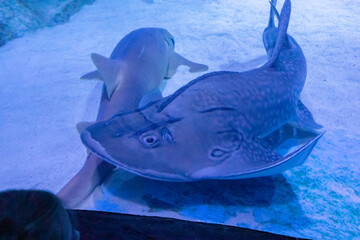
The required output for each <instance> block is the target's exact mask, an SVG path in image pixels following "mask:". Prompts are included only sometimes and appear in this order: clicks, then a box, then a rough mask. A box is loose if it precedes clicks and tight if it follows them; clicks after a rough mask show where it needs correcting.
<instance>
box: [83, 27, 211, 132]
mask: <svg viewBox="0 0 360 240" xmlns="http://www.w3.org/2000/svg"><path fill="white" fill-rule="evenodd" d="M174 47H175V40H174V38H173V36H172V35H171V34H170V33H169V32H168V31H167V30H166V29H162V28H140V29H137V30H134V31H132V32H130V33H129V34H127V35H126V36H125V37H124V38H123V39H121V40H120V42H119V43H118V44H117V45H116V47H115V48H114V50H113V51H112V53H111V55H110V58H106V57H103V56H101V55H98V54H94V53H93V54H91V58H92V60H93V62H94V64H95V66H96V67H97V68H98V70H96V71H93V72H90V73H88V74H85V75H84V76H82V77H81V78H82V79H100V80H103V81H104V87H103V90H102V96H101V101H100V107H99V112H98V116H97V119H96V121H102V120H106V119H108V118H110V117H112V116H113V115H115V114H117V113H119V112H123V111H129V110H133V109H136V108H138V106H139V104H140V103H141V100H142V98H143V97H144V96H147V94H149V93H150V94H151V97H152V99H154V97H155V95H157V96H156V97H157V98H161V91H160V89H159V87H160V85H161V83H162V81H163V80H167V79H169V78H171V77H172V76H173V75H174V74H175V71H176V69H177V67H178V66H179V65H186V66H188V67H190V69H189V70H190V71H191V72H196V71H204V70H207V69H208V68H207V66H206V65H203V64H198V63H194V62H191V61H190V60H187V59H185V58H184V57H182V56H180V55H179V54H178V53H176V52H175V51H174ZM91 124H92V123H81V124H78V128H79V130H80V131H82V130H83V129H84V128H85V127H87V126H88V125H91Z"/></svg>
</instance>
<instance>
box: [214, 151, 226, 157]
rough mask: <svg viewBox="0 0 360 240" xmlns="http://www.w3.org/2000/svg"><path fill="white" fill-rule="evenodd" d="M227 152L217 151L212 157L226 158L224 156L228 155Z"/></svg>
mask: <svg viewBox="0 0 360 240" xmlns="http://www.w3.org/2000/svg"><path fill="white" fill-rule="evenodd" d="M226 153H227V152H225V151H223V150H221V149H215V150H213V151H212V152H211V156H212V157H214V158H219V157H222V156H224V154H226Z"/></svg>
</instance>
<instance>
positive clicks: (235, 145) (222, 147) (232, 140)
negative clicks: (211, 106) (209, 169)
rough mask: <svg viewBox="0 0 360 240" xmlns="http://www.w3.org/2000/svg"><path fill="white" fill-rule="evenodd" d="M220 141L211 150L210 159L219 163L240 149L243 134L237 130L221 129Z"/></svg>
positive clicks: (218, 138)
mask: <svg viewBox="0 0 360 240" xmlns="http://www.w3.org/2000/svg"><path fill="white" fill-rule="evenodd" d="M216 139H217V140H218V143H217V144H215V146H213V148H212V149H210V150H209V156H208V157H209V159H210V160H212V161H216V162H218V163H220V162H222V161H224V160H225V159H227V158H229V157H231V155H232V154H233V152H235V151H237V150H239V148H240V147H241V144H242V142H243V135H242V134H241V133H239V132H238V131H236V130H229V131H220V132H218V133H217V136H216Z"/></svg>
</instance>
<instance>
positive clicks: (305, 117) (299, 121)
mask: <svg viewBox="0 0 360 240" xmlns="http://www.w3.org/2000/svg"><path fill="white" fill-rule="evenodd" d="M289 123H290V124H291V125H292V126H294V127H296V128H299V129H301V130H304V131H308V132H314V133H317V130H319V129H321V128H322V127H323V126H321V125H320V124H318V123H317V122H315V120H314V117H313V116H312V114H311V112H310V111H309V109H308V108H307V107H306V106H305V105H304V104H303V103H302V102H301V101H300V100H299V101H298V104H297V107H296V115H295V116H294V118H293V120H292V121H291V122H289Z"/></svg>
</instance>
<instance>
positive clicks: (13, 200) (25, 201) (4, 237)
mask: <svg viewBox="0 0 360 240" xmlns="http://www.w3.org/2000/svg"><path fill="white" fill-rule="evenodd" d="M78 237H79V236H78V232H76V231H75V230H74V229H73V224H72V216H70V215H69V213H68V212H67V210H66V209H65V208H64V206H63V204H62V202H61V201H60V200H59V199H58V198H57V197H56V196H55V195H54V194H52V193H50V192H46V191H39V190H10V191H5V192H0V240H10V239H11V240H16V239H18V240H35V239H36V240H42V239H44V240H45V239H46V240H58V239H59V240H60V239H61V240H73V239H78Z"/></svg>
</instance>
